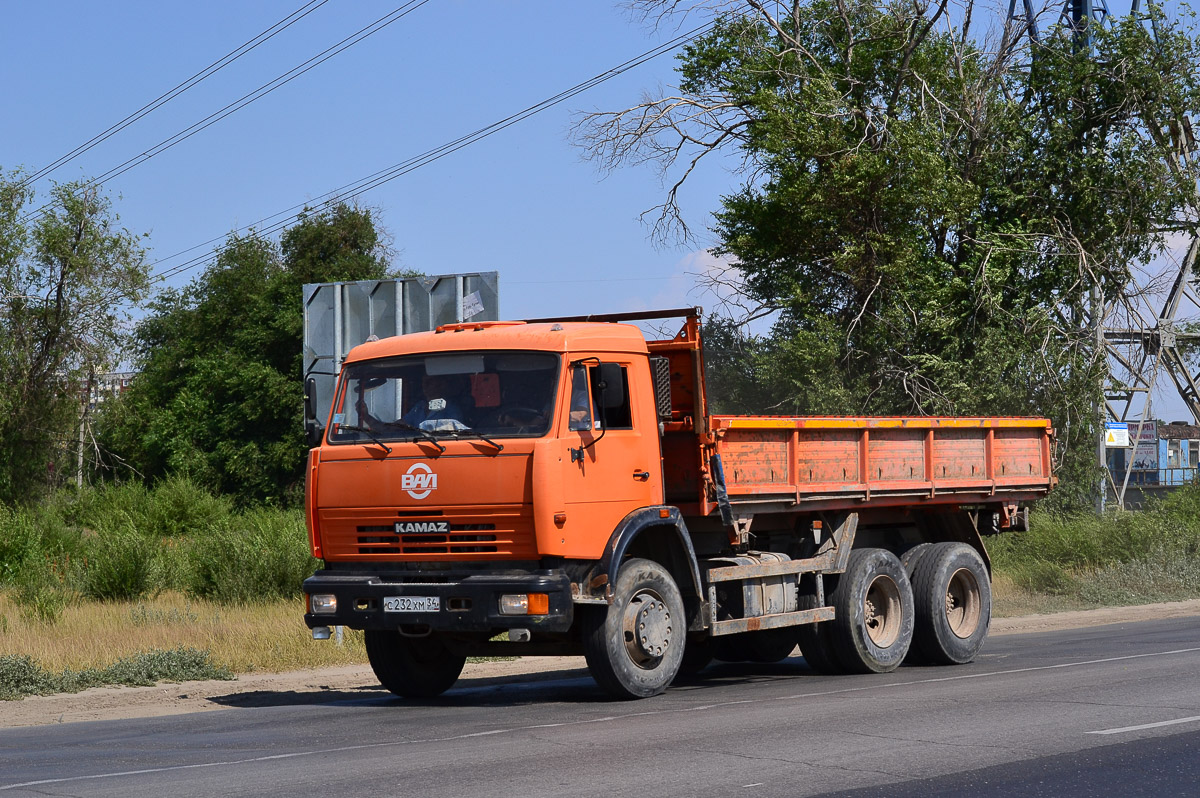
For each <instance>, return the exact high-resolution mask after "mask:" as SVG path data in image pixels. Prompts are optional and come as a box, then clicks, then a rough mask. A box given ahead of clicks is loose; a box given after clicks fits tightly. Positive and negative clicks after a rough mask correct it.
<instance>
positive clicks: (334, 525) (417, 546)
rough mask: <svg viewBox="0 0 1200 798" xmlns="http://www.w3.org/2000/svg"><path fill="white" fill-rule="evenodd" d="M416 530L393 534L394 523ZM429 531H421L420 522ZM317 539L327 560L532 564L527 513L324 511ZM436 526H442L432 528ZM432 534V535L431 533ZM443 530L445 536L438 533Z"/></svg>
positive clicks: (493, 509)
mask: <svg viewBox="0 0 1200 798" xmlns="http://www.w3.org/2000/svg"><path fill="white" fill-rule="evenodd" d="M397 521H402V522H403V524H405V525H410V524H416V525H418V526H417V529H419V530H420V531H413V532H408V533H402V534H397V533H396V523H397ZM426 521H427V522H429V526H428V527H425V526H421V524H422V522H426ZM320 524H321V537H322V542H323V544H324V554H325V558H326V559H327V560H345V561H372V560H384V559H387V560H394V561H395V560H399V561H403V560H455V559H464V560H467V559H473V560H478V559H481V558H483V559H505V560H511V559H535V558H536V557H537V547H536V541H535V539H534V532H533V518H532V513H531V512H530V508H529V507H527V506H524V505H520V506H517V507H472V508H469V509H467V508H462V509H452V508H444V509H443V510H441V511H432V512H427V513H424V514H417V513H413V512H396V511H392V512H391V513H388V512H387V511H386V510H375V511H372V510H326V511H322V513H321V520H320ZM438 524H446V526H445V527H441V528H437V525H438ZM434 529H437V531H432V530H434ZM443 530H444V531H443Z"/></svg>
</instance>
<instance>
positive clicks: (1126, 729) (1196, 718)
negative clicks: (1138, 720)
mask: <svg viewBox="0 0 1200 798" xmlns="http://www.w3.org/2000/svg"><path fill="white" fill-rule="evenodd" d="M1196 721H1200V715H1193V716H1192V717H1190V718H1176V719H1175V720H1160V721H1159V722H1158V723H1143V724H1141V725H1140V726H1122V727H1121V728H1119V729H1102V730H1100V731H1090V732H1088V734H1121V733H1122V732H1131V731H1141V730H1142V729H1157V728H1158V727H1159V726H1174V725H1176V724H1179V723H1195V722H1196Z"/></svg>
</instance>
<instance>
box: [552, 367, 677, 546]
mask: <svg viewBox="0 0 1200 798" xmlns="http://www.w3.org/2000/svg"><path fill="white" fill-rule="evenodd" d="M564 383H565V386H564V387H565V395H564V396H563V406H564V409H565V410H566V412H564V413H560V414H559V419H560V429H559V436H558V439H559V441H561V445H562V446H563V452H562V458H561V466H562V480H563V499H564V511H565V512H564V514H565V516H566V518H565V520H564V522H563V524H562V525H561V527H560V528H559V531H560V534H559V535H558V538H559V539H558V540H557V541H547V542H548V543H550V544H552V546H553V544H555V543H557V548H558V549H560V550H558V551H544V553H547V554H559V555H561V556H565V557H581V558H588V559H592V558H596V557H599V556H600V554H601V553H602V552H603V550H604V546H605V544H607V543H608V539H609V536H610V535H611V534H612V532H613V530H614V529H615V528H616V526H617V524H618V523H619V522H620V521H621V519H622V518H624V517H625V516H626V515H628V514H629V513H630V512H632V511H633V510H636V509H639V508H641V507H646V506H650V505H655V504H662V502H663V492H662V465H661V453H660V448H659V439H658V419H657V416H656V414H655V407H654V403H653V401H652V398H653V396H654V392H653V390H652V386H651V382H650V369H649V364H648V363H647V361H646V360H645V359H644V358H643V359H634V358H630V357H628V356H625V357H621V356H608V357H605V356H598V357H585V358H576V359H574V360H572V361H571V362H570V363H569V364H568V367H567V379H566V380H564Z"/></svg>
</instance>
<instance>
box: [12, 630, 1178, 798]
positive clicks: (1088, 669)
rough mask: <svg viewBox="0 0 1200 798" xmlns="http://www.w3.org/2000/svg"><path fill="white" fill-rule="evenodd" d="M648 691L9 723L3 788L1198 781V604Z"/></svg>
mask: <svg viewBox="0 0 1200 798" xmlns="http://www.w3.org/2000/svg"><path fill="white" fill-rule="evenodd" d="M704 677H705V678H703V679H701V680H698V681H696V682H694V683H691V684H688V685H686V686H682V687H677V688H674V689H672V690H670V691H669V692H668V693H667V694H666V695H665V696H661V697H658V698H654V699H650V700H647V701H640V702H632V703H624V702H611V701H609V700H607V699H606V698H605V697H604V695H603V694H602V693H601V692H600V691H599V690H598V689H597V688H596V687H595V685H594V684H593V683H592V682H591V680H590V679H587V678H582V677H579V676H578V675H575V674H569V675H568V676H567V677H565V678H558V679H550V680H548V681H531V682H528V683H522V684H508V685H503V686H491V687H477V688H469V689H457V690H452V691H451V692H449V693H447V694H446V695H445V696H443V698H442V699H441V700H440V701H438V702H430V703H427V704H412V703H406V702H402V701H400V700H398V699H392V698H389V697H386V696H387V694H384V693H381V692H377V691H366V693H365V695H364V696H362V697H347V698H345V699H344V700H338V701H333V702H331V703H327V704H322V705H315V706H314V705H311V704H300V703H299V702H298V699H297V698H296V697H293V696H289V695H287V694H283V695H279V696H264V697H262V698H263V703H265V704H267V706H262V707H256V708H253V709H229V710H224V711H220V712H205V713H198V714H193V715H177V716H172V717H166V718H153V719H134V720H124V721H100V722H91V723H75V724H65V725H59V726H42V727H32V728H17V729H7V730H2V731H0V798H3V796H8V795H13V796H30V795H39V796H46V795H86V796H120V798H137V797H138V796H154V798H161V796H213V795H256V796H257V795H262V796H269V795H280V796H290V797H293V798H294V797H296V796H351V795H353V796H359V795H377V796H389V795H397V796H399V795H404V796H408V795H411V796H467V795H487V796H493V795H502V796H513V797H514V798H533V796H565V795H580V796H608V795H616V796H677V795H678V796H728V795H745V796H754V797H755V798H757V797H758V796H798V795H826V794H838V795H847V796H941V795H947V796H948V795H955V796H958V795H980V796H991V795H995V796H1000V795H1004V796H1012V795H1021V796H1037V795H1045V796H1072V795H1104V796H1115V795H1119V796H1137V795H1153V796H1171V795H1178V796H1196V795H1200V619H1197V618H1180V619H1173V620H1164V621H1152V622H1143V623H1138V624H1124V625H1115V626H1101V627H1092V628H1088V629H1080V630H1073V631H1065V632H1063V631H1059V632H1046V633H1039V634H1028V635H1011V636H1005V637H995V638H993V639H992V640H991V641H989V643H988V645H987V647H986V648H985V650H984V654H983V655H982V656H981V657H980V659H979V660H978V661H976V662H974V663H972V664H970V665H965V666H960V667H953V668H935V667H928V668H915V667H906V668H901V669H900V670H899V671H897V672H895V673H892V674H886V675H879V676H846V677H825V676H818V675H815V674H813V673H811V672H810V671H808V669H807V668H806V667H805V665H804V663H803V660H802V659H800V658H796V659H793V660H787V661H786V662H784V663H781V664H779V665H775V666H731V665H721V666H716V667H713V668H710V669H709V670H708V671H706V673H705V674H704Z"/></svg>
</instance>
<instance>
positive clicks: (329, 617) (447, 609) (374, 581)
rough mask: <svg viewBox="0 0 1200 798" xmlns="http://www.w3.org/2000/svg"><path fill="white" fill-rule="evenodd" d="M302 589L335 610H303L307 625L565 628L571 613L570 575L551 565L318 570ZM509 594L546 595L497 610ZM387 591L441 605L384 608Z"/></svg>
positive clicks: (462, 629) (476, 629) (467, 629)
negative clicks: (523, 611) (541, 604)
mask: <svg viewBox="0 0 1200 798" xmlns="http://www.w3.org/2000/svg"><path fill="white" fill-rule="evenodd" d="M434 579H436V580H437V581H434ZM304 592H305V594H306V595H314V594H331V595H334V596H336V597H337V611H336V612H333V613H320V614H317V613H313V612H308V613H306V614H305V616H304V622H305V623H306V624H307V625H308V627H309V628H310V629H311V628H315V627H321V626H345V627H348V628H350V629H381V630H391V629H398V628H400V627H427V628H428V629H431V630H433V631H438V632H496V631H499V630H503V629H514V628H519V629H529V630H530V631H542V632H566V631H567V630H569V629H570V628H571V622H572V620H573V618H574V607H573V605H572V603H571V580H570V578H569V577H568V576H567V574H565V573H563V572H561V571H554V570H542V571H532V572H527V573H519V574H457V575H456V574H452V573H451V574H447V573H438V574H437V576H436V577H433V576H432V575H425V576H424V577H422V575H420V574H414V573H412V572H406V573H404V574H402V575H401V574H385V573H380V574H363V573H347V572H339V571H318V572H317V573H316V574H314V575H313V576H311V577H309V578H308V579H306V580H304ZM511 593H545V594H547V595H548V596H549V597H550V602H549V604H550V606H549V612H548V613H546V614H544V615H501V614H500V596H501V595H504V594H511ZM393 596H398V597H431V596H436V597H438V598H439V599H440V602H439V603H440V605H441V607H440V609H438V610H436V611H426V612H387V611H385V610H384V602H383V600H384V599H385V598H388V597H393Z"/></svg>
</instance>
